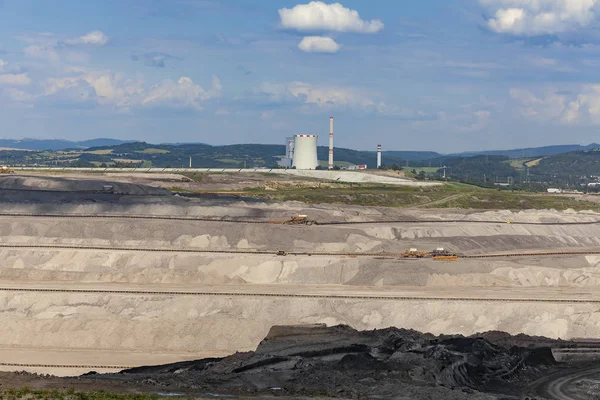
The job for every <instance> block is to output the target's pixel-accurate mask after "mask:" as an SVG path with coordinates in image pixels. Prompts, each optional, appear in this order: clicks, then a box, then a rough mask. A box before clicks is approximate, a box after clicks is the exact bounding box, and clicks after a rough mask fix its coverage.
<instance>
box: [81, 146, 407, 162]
mask: <svg viewBox="0 0 600 400" xmlns="http://www.w3.org/2000/svg"><path fill="white" fill-rule="evenodd" d="M108 150H110V153H109V154H102V153H106V151H108ZM88 152H91V153H94V154H84V155H83V156H82V157H80V159H81V158H83V159H84V160H85V161H86V162H104V163H112V162H118V161H119V160H120V159H124V160H139V161H140V162H148V163H151V164H152V165H153V166H155V167H163V168H164V167H169V166H171V167H181V166H188V165H189V158H190V157H192V165H193V166H194V167H196V168H209V167H212V168H241V167H244V165H245V166H247V167H274V166H275V165H276V163H277V160H279V159H280V158H281V157H283V156H284V155H285V146H284V145H270V144H235V145H228V146H210V145H207V144H199V143H198V144H180V145H173V144H149V143H144V142H133V143H123V144H119V145H116V146H99V147H93V148H90V149H88ZM328 155H329V149H328V148H327V147H325V146H319V147H318V148H317V156H318V158H319V160H327V158H328ZM335 160H336V161H337V162H341V161H344V162H346V163H351V164H356V165H358V164H366V165H367V166H368V167H369V168H376V163H377V155H376V154H375V153H373V152H368V151H357V150H351V149H344V148H336V149H335ZM385 162H386V164H387V165H391V164H402V162H403V160H402V159H399V158H394V157H387V158H386V160H385Z"/></svg>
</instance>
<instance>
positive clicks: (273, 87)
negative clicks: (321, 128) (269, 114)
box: [259, 82, 374, 108]
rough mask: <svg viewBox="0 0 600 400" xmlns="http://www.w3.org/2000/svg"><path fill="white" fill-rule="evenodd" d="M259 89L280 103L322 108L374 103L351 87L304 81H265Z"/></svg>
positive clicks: (366, 105) (367, 105)
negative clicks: (313, 83) (285, 82)
mask: <svg viewBox="0 0 600 400" xmlns="http://www.w3.org/2000/svg"><path fill="white" fill-rule="evenodd" d="M259 91H260V92H261V93H262V94H265V95H267V96H268V97H269V98H270V100H271V101H273V102H280V103H283V102H292V103H297V104H313V105H317V106H318V107H322V108H330V107H340V106H350V107H369V106H373V105H374V102H373V100H372V99H370V98H369V97H367V96H364V95H362V94H361V93H358V92H357V91H355V90H353V89H350V88H340V87H333V86H315V85H311V84H308V83H304V82H291V83H288V84H274V83H263V84H262V85H261V87H260V89H259Z"/></svg>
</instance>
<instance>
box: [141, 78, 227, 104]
mask: <svg viewBox="0 0 600 400" xmlns="http://www.w3.org/2000/svg"><path fill="white" fill-rule="evenodd" d="M222 88H223V86H222V85H221V81H220V80H219V78H217V77H216V76H215V77H213V82H212V88H211V89H210V90H204V89H203V88H202V86H200V85H198V84H197V83H194V81H192V79H190V78H188V77H186V76H184V77H181V78H179V80H178V81H177V82H174V81H172V80H166V81H164V82H162V83H160V84H158V85H155V86H154V87H153V88H152V89H151V90H150V92H149V93H148V94H146V95H145V96H144V98H143V100H142V103H141V104H142V105H146V106H151V105H162V106H167V107H176V108H193V109H196V110H201V109H202V106H201V102H202V101H206V100H209V99H211V98H213V97H217V96H219V95H220V94H221V89H222Z"/></svg>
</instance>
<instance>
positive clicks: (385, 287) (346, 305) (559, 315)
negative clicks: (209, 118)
mask: <svg viewBox="0 0 600 400" xmlns="http://www.w3.org/2000/svg"><path fill="white" fill-rule="evenodd" d="M103 179H108V178H106V177H105V178H100V177H99V178H95V179H90V180H78V179H75V178H64V177H63V178H52V177H40V176H35V177H33V178H26V177H21V178H20V180H10V179H7V180H4V181H3V182H4V183H2V184H3V185H6V188H8V189H11V190H9V191H7V192H4V191H1V190H0V213H42V214H60V213H65V214H87V213H93V214H97V215H98V216H99V218H93V219H74V218H49V217H26V216H20V217H19V216H0V221H1V223H0V244H3V245H10V244H20V245H35V244H54V245H59V244H69V245H80V246H85V245H91V246H105V247H108V248H109V249H107V250H78V249H35V248H19V249H15V248H2V247H0V266H1V267H2V268H0V286H2V287H3V288H4V290H2V289H0V307H1V309H2V310H3V312H2V313H0V348H6V349H11V352H10V354H11V357H12V358H11V359H18V358H19V357H18V355H19V352H20V351H23V353H22V354H23V359H28V360H31V359H32V358H31V357H33V356H32V355H36V354H37V356H36V357H38V358H37V360H38V361H36V362H35V363H44V364H48V363H61V364H68V365H80V363H81V362H82V361H85V360H87V358H85V357H83V356H82V354H87V355H91V356H90V358H89V359H90V362H91V360H92V359H93V358H94V357H95V354H98V359H102V360H105V359H108V358H111V355H113V356H114V360H116V361H117V360H118V361H119V363H121V362H122V363H124V364H125V365H131V364H136V363H142V362H143V363H147V361H146V360H149V359H151V358H152V357H153V355H155V354H158V355H157V361H158V360H159V359H160V360H172V358H169V357H171V356H173V357H182V354H189V355H190V356H192V355H198V354H220V355H222V354H228V353H232V352H235V351H238V350H251V349H254V348H256V346H257V345H258V343H259V342H260V340H261V339H262V338H263V337H264V336H265V335H266V333H267V332H268V330H269V329H270V327H271V326H272V325H276V324H306V323H325V324H328V325H335V324H347V325H350V326H352V327H354V328H357V329H375V328H385V327H388V326H397V327H404V328H414V329H419V330H421V331H426V332H433V333H436V334H439V333H461V334H472V333H476V332H480V331H487V330H497V329H499V330H504V331H507V332H510V333H515V334H517V333H528V334H531V335H544V336H548V337H551V338H558V337H560V338H575V337H576V338H596V337H599V336H600V328H598V327H600V313H599V312H598V306H597V304H595V303H592V302H577V303H575V302H567V303H551V302H537V303H523V302H518V301H512V302H511V301H509V302H490V301H459V300H455V299H453V300H446V301H440V300H432V299H424V298H423V297H440V296H441V297H443V296H449V297H481V298H488V297H493V298H496V297H498V298H508V299H513V300H515V299H516V298H519V296H521V297H520V298H527V299H531V298H536V299H553V298H554V299H565V300H568V301H573V300H586V299H592V298H594V299H595V298H596V297H597V295H596V293H597V289H598V286H599V285H600V264H599V263H600V257H598V256H587V257H586V256H565V257H555V258H548V257H532V258H514V259H498V260H481V261H475V260H461V261H457V262H433V261H431V260H420V261H399V260H395V259H385V258H384V259H376V258H354V257H348V256H343V257H342V256H319V257H316V256H315V257H309V256H299V257H277V256H272V255H264V256H259V255H236V254H233V255H231V254H230V255H217V254H183V253H167V252H147V251H143V250H144V249H150V248H163V249H164V248H168V249H204V250H207V249H214V250H242V249H257V250H273V251H277V250H286V251H292V250H296V251H327V252H400V251H403V250H406V249H407V248H411V247H417V248H419V249H422V250H432V249H435V248H437V247H445V248H448V249H450V250H452V251H456V252H459V253H464V254H481V253H491V252H502V251H515V250H557V249H570V250H574V249H587V250H592V249H593V250H598V249H600V239H599V238H600V224H588V225H563V226H557V225H552V226H545V225H517V224H514V222H570V223H572V222H590V221H599V220H600V215H598V214H594V213H589V212H579V213H577V212H555V211H527V212H518V213H512V212H508V211H494V212H472V211H457V210H439V211H432V210H398V209H387V208H384V207H374V208H370V207H340V206H332V205H322V206H313V207H309V206H307V205H305V204H302V203H285V204H273V203H266V202H261V201H255V202H246V201H240V200H236V199H224V198H205V199H183V198H178V197H175V196H162V195H160V194H156V193H155V192H153V190H154V188H152V187H151V186H150V185H147V184H141V183H140V182H139V181H137V180H136V179H138V178H136V177H129V178H127V179H131V180H132V183H128V182H121V183H120V184H121V185H122V186H121V188H120V190H123V191H124V192H128V193H136V194H130V195H128V196H122V195H100V194H94V193H91V194H90V193H85V192H86V191H88V190H90V189H92V188H95V187H96V186H97V185H98V184H101V183H102V182H106V181H104V180H103ZM160 179H169V178H168V177H167V176H162V177H161V178H160ZM40 182H46V183H45V185H47V186H46V187H47V188H49V189H52V190H56V191H57V192H44V195H43V196H40V195H39V193H38V192H34V193H30V192H28V191H21V190H18V189H19V188H21V189H23V188H25V189H28V188H29V187H35V186H36V185H37V184H38V183H40ZM0 183H1V182H0ZM148 188H150V189H148ZM72 190H75V193H73V192H72ZM103 214H105V215H115V214H118V215H158V216H160V215H163V216H189V217H193V216H198V217H217V218H228V219H245V220H258V221H269V220H283V219H288V218H289V217H290V215H296V214H307V215H309V216H310V217H311V218H314V219H316V220H317V221H384V220H399V219H427V220H436V219H437V220H444V219H451V220H461V221H463V222H458V223H439V224H427V223H419V222H413V223H383V224H375V223H373V224H364V225H332V226H319V225H313V226H310V227H309V226H285V225H269V224H232V223H222V222H200V221H168V220H134V219H119V218H116V219H115V218H102V215H103ZM474 221H491V222H486V223H483V224H480V223H473V222H474ZM507 222H513V223H512V224H507ZM123 246H127V247H136V248H138V249H140V250H142V251H127V250H114V249H110V248H117V247H123ZM323 285H325V286H323ZM35 287H37V288H53V287H60V288H63V289H65V288H69V289H78V288H92V289H93V288H95V289H106V288H114V289H117V288H119V287H122V288H125V287H127V288H131V287H135V288H142V289H144V288H145V291H146V292H148V291H151V290H150V289H152V290H160V291H168V290H170V289H173V288H178V290H188V291H191V292H201V291H205V292H206V291H210V290H215V291H217V292H220V293H225V295H214V296H211V295H206V294H205V295H197V294H194V293H190V294H189V295H185V294H183V295H170V294H162V295H161V294H152V293H141V294H140V293H137V294H136V293H128V294H119V293H68V292H64V291H62V292H40V291H19V290H17V291H15V290H7V289H9V288H11V289H25V288H35ZM232 291H238V292H239V293H237V294H236V293H232ZM265 291H268V292H269V293H271V294H273V293H275V294H282V293H288V294H294V293H296V294H304V295H306V294H311V293H312V294H316V295H317V296H316V297H312V298H309V297H277V296H275V297H269V296H254V295H250V294H261V293H262V294H264V292H265ZM241 293H245V294H248V295H245V296H241V295H239V294H241ZM332 293H333V294H336V293H343V294H346V295H349V296H350V297H348V298H337V299H336V298H333V299H332V298H327V297H325V296H324V294H332ZM390 293H397V294H402V293H404V294H405V295H406V294H407V293H412V294H411V296H413V297H419V296H421V298H418V299H412V300H408V299H404V300H400V299H388V300H378V299H371V298H368V296H381V295H386V294H390ZM423 294H425V295H423ZM449 294H452V295H449ZM365 296H367V297H365ZM56 354H62V356H57V355H56ZM82 357H83V358H82ZM183 358H185V359H188V358H187V357H183ZM86 363H87V362H86ZM111 364H112V365H114V363H111ZM32 368H33V367H32ZM32 370H36V369H32ZM36 371H39V370H36ZM53 372H54V371H53Z"/></svg>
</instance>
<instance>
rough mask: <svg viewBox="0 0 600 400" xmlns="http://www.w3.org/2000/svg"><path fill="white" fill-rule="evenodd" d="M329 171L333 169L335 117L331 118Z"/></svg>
mask: <svg viewBox="0 0 600 400" xmlns="http://www.w3.org/2000/svg"><path fill="white" fill-rule="evenodd" d="M329 169H333V117H331V118H329Z"/></svg>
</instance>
